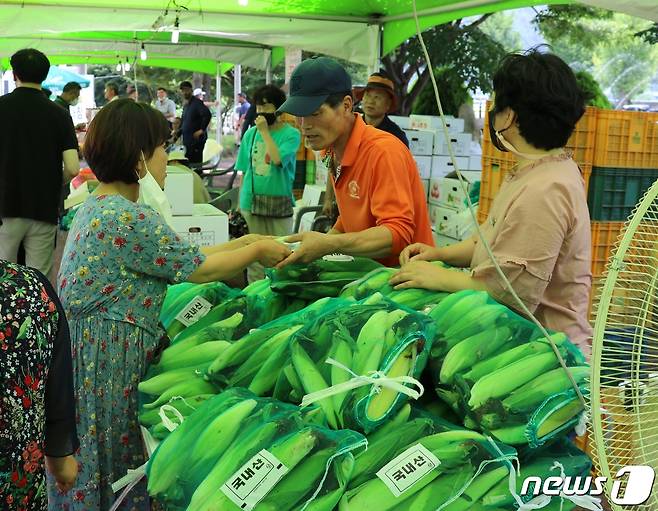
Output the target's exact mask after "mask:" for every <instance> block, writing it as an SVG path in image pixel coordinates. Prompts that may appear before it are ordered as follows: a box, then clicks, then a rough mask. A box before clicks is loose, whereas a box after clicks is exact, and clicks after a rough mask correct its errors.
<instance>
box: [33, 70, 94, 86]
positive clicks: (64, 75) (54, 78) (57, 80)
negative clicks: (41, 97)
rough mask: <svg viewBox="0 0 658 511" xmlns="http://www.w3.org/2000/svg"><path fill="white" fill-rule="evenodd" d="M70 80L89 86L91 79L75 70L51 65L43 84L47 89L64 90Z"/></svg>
mask: <svg viewBox="0 0 658 511" xmlns="http://www.w3.org/2000/svg"><path fill="white" fill-rule="evenodd" d="M69 82H78V83H79V84H80V86H82V87H89V80H88V79H87V78H85V77H84V76H80V75H79V74H77V73H74V72H73V71H69V70H68V69H63V68H61V67H57V66H50V71H48V76H47V77H46V80H45V81H44V82H43V83H42V84H41V86H42V87H45V88H47V89H51V90H52V89H56V90H60V91H61V90H62V89H63V88H64V85H66V84H67V83H69Z"/></svg>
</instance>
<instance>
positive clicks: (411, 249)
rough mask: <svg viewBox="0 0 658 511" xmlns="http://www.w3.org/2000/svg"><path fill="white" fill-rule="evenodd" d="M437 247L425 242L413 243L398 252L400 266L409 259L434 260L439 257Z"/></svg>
mask: <svg viewBox="0 0 658 511" xmlns="http://www.w3.org/2000/svg"><path fill="white" fill-rule="evenodd" d="M438 254H439V249H437V248H436V247H432V246H430V245H425V243H414V244H412V245H409V246H408V247H407V248H405V249H404V250H403V251H402V252H400V266H404V265H405V264H407V263H408V262H409V261H436V260H438V259H439V256H438Z"/></svg>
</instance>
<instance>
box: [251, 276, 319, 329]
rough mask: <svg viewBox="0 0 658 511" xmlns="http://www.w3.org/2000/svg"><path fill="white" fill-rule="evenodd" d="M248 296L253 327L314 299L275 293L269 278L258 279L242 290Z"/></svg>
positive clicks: (301, 307) (300, 307)
mask: <svg viewBox="0 0 658 511" xmlns="http://www.w3.org/2000/svg"><path fill="white" fill-rule="evenodd" d="M242 294H243V295H244V296H245V297H246V298H247V311H248V312H247V320H246V321H247V322H248V323H249V324H250V326H251V327H252V328H256V327H257V326H260V325H264V324H265V323H269V322H270V321H272V320H275V319H277V318H279V317H280V316H284V315H286V314H292V313H293V312H297V311H298V310H301V309H303V308H304V307H306V306H307V305H308V304H309V303H310V302H311V301H312V300H306V299H304V298H301V297H298V296H289V295H285V294H280V293H275V292H274V291H273V290H272V288H271V281H270V279H269V278H265V279H261V280H257V281H255V282H252V283H251V284H249V285H248V286H247V287H246V288H244V289H243V290H242Z"/></svg>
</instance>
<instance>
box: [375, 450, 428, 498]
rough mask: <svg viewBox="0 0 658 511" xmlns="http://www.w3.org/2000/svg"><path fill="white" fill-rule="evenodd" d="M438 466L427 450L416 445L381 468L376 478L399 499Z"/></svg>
mask: <svg viewBox="0 0 658 511" xmlns="http://www.w3.org/2000/svg"><path fill="white" fill-rule="evenodd" d="M440 464H441V462H440V461H439V459H438V458H437V457H436V456H434V455H433V454H432V453H431V452H430V451H429V450H428V449H427V448H425V447H424V446H423V445H422V444H416V445H414V446H412V447H409V449H407V450H406V451H404V452H403V453H402V454H400V455H399V456H397V457H396V458H395V459H394V460H393V461H391V462H389V463H388V464H386V465H385V466H384V467H382V468H381V469H380V470H379V472H377V477H379V478H380V479H381V480H382V481H383V482H384V484H385V485H386V487H387V488H388V489H389V490H390V491H391V493H392V494H393V495H394V496H395V497H399V496H400V495H402V494H403V493H404V492H405V491H407V490H408V489H409V488H411V487H412V486H413V485H414V484H416V483H417V482H418V480H419V479H421V478H422V477H423V476H425V475H427V474H429V473H430V472H431V471H432V470H434V469H435V468H436V467H438V466H439V465H440Z"/></svg>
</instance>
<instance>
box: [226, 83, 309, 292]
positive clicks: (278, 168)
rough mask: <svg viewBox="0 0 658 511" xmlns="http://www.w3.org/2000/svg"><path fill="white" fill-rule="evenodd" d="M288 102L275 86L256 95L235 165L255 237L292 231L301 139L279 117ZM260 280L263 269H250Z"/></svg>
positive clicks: (242, 208)
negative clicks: (279, 110) (253, 116)
mask: <svg viewBox="0 0 658 511" xmlns="http://www.w3.org/2000/svg"><path fill="white" fill-rule="evenodd" d="M285 100H286V95H285V93H284V92H283V91H282V90H281V89H279V88H278V87H275V86H274V85H265V86H263V87H261V88H260V89H258V90H257V91H256V92H255V93H254V103H255V104H256V113H257V117H256V122H255V126H253V127H251V128H249V130H247V132H246V133H245V134H244V136H243V137H242V143H241V144H240V152H239V153H238V158H237V160H236V162H235V166H236V168H237V169H238V170H240V171H242V173H243V178H242V185H241V189H240V212H241V213H242V215H243V216H244V218H245V220H246V221H247V225H248V226H249V232H250V233H252V234H264V235H270V236H285V235H288V234H291V231H292V225H293V216H292V215H293V210H292V207H293V206H294V204H295V199H294V197H293V195H292V185H293V181H294V179H295V165H296V160H295V157H296V155H297V149H298V148H299V144H300V141H301V135H300V133H299V130H297V129H295V128H293V127H292V126H290V125H289V124H286V123H284V122H282V121H281V120H280V119H279V118H278V117H277V115H276V113H275V112H276V109H277V108H279V107H280V106H281V105H282V104H283V103H284V101H285ZM258 278H262V268H251V267H250V271H249V280H250V281H251V280H256V279H258Z"/></svg>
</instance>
